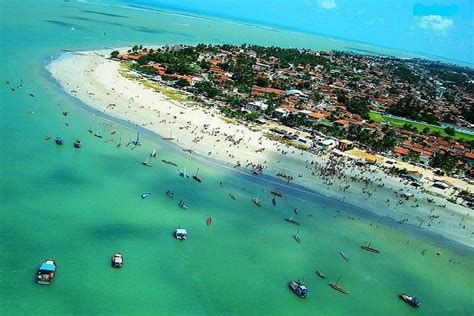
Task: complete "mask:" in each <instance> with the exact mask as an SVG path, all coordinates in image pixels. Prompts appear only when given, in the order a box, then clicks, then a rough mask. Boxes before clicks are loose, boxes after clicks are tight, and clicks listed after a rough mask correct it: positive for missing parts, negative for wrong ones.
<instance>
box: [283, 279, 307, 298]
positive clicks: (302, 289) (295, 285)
mask: <svg viewBox="0 0 474 316" xmlns="http://www.w3.org/2000/svg"><path fill="white" fill-rule="evenodd" d="M288 287H289V288H290V289H292V290H293V292H295V294H296V295H298V296H299V297H301V298H306V297H308V295H309V290H308V288H307V287H306V285H304V284H303V282H301V281H291V282H290V283H289V284H288Z"/></svg>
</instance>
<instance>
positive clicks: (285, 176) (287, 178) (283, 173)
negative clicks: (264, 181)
mask: <svg viewBox="0 0 474 316" xmlns="http://www.w3.org/2000/svg"><path fill="white" fill-rule="evenodd" d="M276 175H277V176H278V177H282V178H284V179H286V181H287V182H290V180H293V177H292V176H290V175H288V174H286V173H285V172H283V171H280V172H278V173H277V174H276Z"/></svg>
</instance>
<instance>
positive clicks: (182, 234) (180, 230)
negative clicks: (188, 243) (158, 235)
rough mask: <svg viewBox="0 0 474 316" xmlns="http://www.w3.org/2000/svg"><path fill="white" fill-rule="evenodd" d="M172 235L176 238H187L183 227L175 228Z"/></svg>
mask: <svg viewBox="0 0 474 316" xmlns="http://www.w3.org/2000/svg"><path fill="white" fill-rule="evenodd" d="M174 236H175V237H176V239H178V240H186V238H188V232H187V230H186V229H184V228H177V229H176V231H175V232H174Z"/></svg>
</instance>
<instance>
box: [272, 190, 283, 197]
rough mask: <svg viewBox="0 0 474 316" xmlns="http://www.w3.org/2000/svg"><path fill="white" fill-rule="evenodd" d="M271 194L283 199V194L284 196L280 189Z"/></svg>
mask: <svg viewBox="0 0 474 316" xmlns="http://www.w3.org/2000/svg"><path fill="white" fill-rule="evenodd" d="M271 193H272V194H273V195H276V196H279V197H283V194H282V193H281V192H280V190H278V189H274V190H272V191H271Z"/></svg>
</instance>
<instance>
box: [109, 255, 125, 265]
mask: <svg viewBox="0 0 474 316" xmlns="http://www.w3.org/2000/svg"><path fill="white" fill-rule="evenodd" d="M111 263H112V268H121V267H122V265H123V256H122V254H121V253H120V252H116V253H114V254H113V256H112V260H111Z"/></svg>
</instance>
